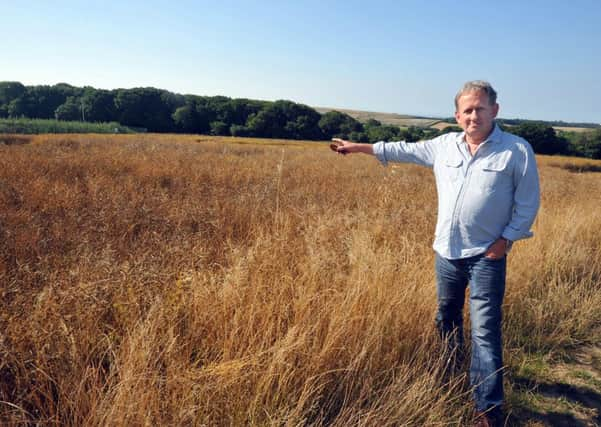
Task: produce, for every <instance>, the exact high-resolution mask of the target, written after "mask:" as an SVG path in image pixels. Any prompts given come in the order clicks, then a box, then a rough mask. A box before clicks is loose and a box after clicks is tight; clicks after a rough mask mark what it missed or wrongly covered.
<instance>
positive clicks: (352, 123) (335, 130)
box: [318, 111, 363, 139]
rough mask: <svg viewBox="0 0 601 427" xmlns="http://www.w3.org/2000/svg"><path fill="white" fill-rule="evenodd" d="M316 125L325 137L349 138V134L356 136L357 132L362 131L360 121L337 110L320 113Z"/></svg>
mask: <svg viewBox="0 0 601 427" xmlns="http://www.w3.org/2000/svg"><path fill="white" fill-rule="evenodd" d="M318 126H319V128H320V129H321V131H322V133H323V135H324V138H326V139H330V138H344V139H350V138H351V136H350V135H351V134H354V135H355V136H357V133H360V132H363V125H362V124H361V123H360V122H358V121H357V120H355V119H354V118H352V117H351V116H349V115H348V114H345V113H341V112H339V111H328V112H327V113H324V114H322V115H321V118H320V119H319V122H318Z"/></svg>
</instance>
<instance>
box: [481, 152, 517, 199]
mask: <svg viewBox="0 0 601 427" xmlns="http://www.w3.org/2000/svg"><path fill="white" fill-rule="evenodd" d="M509 160H510V159H509V158H508V157H497V158H493V159H486V160H484V161H482V163H481V164H480V167H479V168H478V169H479V175H480V176H479V180H478V181H479V183H480V186H481V188H482V189H484V190H486V191H487V192H492V191H497V190H500V189H502V188H504V187H507V186H508V185H510V184H511V173H510V168H509Z"/></svg>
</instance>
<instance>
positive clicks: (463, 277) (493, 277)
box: [436, 254, 507, 411]
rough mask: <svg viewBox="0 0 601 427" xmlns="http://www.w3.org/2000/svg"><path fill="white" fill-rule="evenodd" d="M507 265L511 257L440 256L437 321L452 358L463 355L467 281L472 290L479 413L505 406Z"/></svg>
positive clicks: (473, 365)
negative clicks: (503, 319) (503, 328)
mask: <svg viewBox="0 0 601 427" xmlns="http://www.w3.org/2000/svg"><path fill="white" fill-rule="evenodd" d="M506 266H507V258H506V257H503V258H501V259H489V258H486V257H484V255H477V256H474V257H470V258H464V259H452V260H450V259H446V258H443V257H441V256H440V255H438V254H436V282H437V292H438V313H437V315H436V323H437V326H438V329H439V331H440V333H441V335H442V336H443V338H444V339H445V340H446V341H445V342H446V343H447V344H448V345H449V350H450V351H451V352H452V353H450V354H457V353H459V354H462V347H463V314H462V313H463V304H464V300H465V289H466V287H467V285H468V283H469V286H470V297H469V302H470V319H471V331H472V358H471V365H470V383H471V384H472V386H473V387H474V400H475V403H476V410H478V411H486V410H489V409H491V408H499V407H500V405H501V404H502V403H503V371H502V368H503V351H502V346H501V317H502V315H501V305H502V304H503V296H504V294H505V270H506Z"/></svg>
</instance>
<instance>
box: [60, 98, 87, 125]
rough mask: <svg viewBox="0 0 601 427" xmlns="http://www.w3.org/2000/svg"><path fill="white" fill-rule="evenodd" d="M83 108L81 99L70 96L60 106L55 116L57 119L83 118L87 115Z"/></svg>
mask: <svg viewBox="0 0 601 427" xmlns="http://www.w3.org/2000/svg"><path fill="white" fill-rule="evenodd" d="M83 110H84V109H83V104H82V102H81V99H79V98H76V97H74V96H70V97H68V98H67V100H66V101H65V102H64V103H63V104H62V105H59V106H58V108H57V109H56V111H55V112H54V117H55V118H56V119H57V120H83V119H84V115H85V111H83Z"/></svg>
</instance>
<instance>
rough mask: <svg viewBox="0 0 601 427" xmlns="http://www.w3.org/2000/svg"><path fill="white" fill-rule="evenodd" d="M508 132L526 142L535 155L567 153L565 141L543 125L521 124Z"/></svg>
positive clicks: (549, 127)
mask: <svg viewBox="0 0 601 427" xmlns="http://www.w3.org/2000/svg"><path fill="white" fill-rule="evenodd" d="M508 130H509V132H511V133H513V134H515V135H519V136H521V137H522V138H524V139H525V140H526V141H528V142H529V143H530V145H531V146H532V149H533V150H534V152H535V153H539V154H563V153H565V152H566V151H567V146H568V142H567V140H566V139H565V138H561V137H558V136H557V134H556V133H555V129H553V128H552V127H551V126H548V125H546V124H544V123H538V122H522V123H520V124H519V125H517V126H513V127H509V128H508Z"/></svg>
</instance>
